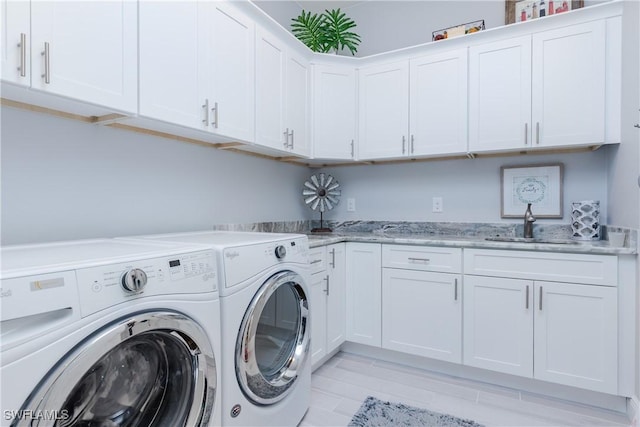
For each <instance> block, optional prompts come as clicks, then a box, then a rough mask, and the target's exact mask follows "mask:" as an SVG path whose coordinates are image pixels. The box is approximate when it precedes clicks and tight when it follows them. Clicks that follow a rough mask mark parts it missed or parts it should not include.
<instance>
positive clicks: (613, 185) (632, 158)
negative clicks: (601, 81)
mask: <svg viewBox="0 0 640 427" xmlns="http://www.w3.org/2000/svg"><path fill="white" fill-rule="evenodd" d="M624 8H625V14H624V16H623V19H622V40H623V41H624V42H623V44H622V82H623V86H622V88H623V89H622V116H621V121H622V131H621V136H622V143H621V144H620V145H619V146H618V147H616V149H614V150H611V152H610V160H609V165H610V166H609V167H610V169H609V176H608V183H609V188H608V192H609V210H610V211H611V212H612V215H611V223H612V224H615V225H621V226H625V227H632V228H639V227H640V216H639V213H638V212H639V209H638V207H639V206H640V192H639V190H638V181H637V179H638V175H639V174H640V149H639V145H640V130H639V129H637V128H635V127H634V125H635V124H637V123H640V115H639V111H638V109H639V108H640V98H639V94H640V54H639V52H640V29H639V28H638V22H639V20H638V16H639V15H640V13H639V11H638V9H640V3H639V2H637V1H625V3H624Z"/></svg>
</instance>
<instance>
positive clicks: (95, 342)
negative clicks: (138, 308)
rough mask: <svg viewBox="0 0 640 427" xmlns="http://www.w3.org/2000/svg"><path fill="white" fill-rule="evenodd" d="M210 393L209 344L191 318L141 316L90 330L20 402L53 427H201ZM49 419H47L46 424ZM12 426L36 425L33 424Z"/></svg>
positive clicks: (211, 365)
mask: <svg viewBox="0 0 640 427" xmlns="http://www.w3.org/2000/svg"><path fill="white" fill-rule="evenodd" d="M215 392H216V365H215V359H214V355H213V350H212V347H211V343H210V341H209V339H208V338H207V335H206V333H205V332H204V330H203V329H202V328H201V327H200V326H199V325H198V324H197V323H196V322H195V321H193V320H192V319H190V318H188V317H186V316H184V315H182V314H180V313H175V312H169V311H166V312H165V311H162V312H157V311H155V312H143V313H137V314H135V315H131V316H128V317H126V318H124V319H121V320H119V321H116V322H114V323H112V324H110V325H109V326H106V327H104V328H102V329H101V330H99V331H96V332H95V333H94V334H93V335H91V336H90V337H89V338H88V339H87V340H85V341H84V342H82V343H81V344H80V345H78V346H77V347H76V348H75V349H74V350H73V351H72V352H71V353H70V354H69V355H67V357H65V358H64V359H63V360H61V361H60V363H58V365H57V367H56V368H54V370H53V371H52V372H50V374H49V375H48V376H47V378H46V379H45V381H44V383H43V384H41V386H40V387H39V388H38V390H36V392H35V393H34V394H33V395H32V398H31V399H30V401H29V402H27V403H26V404H25V408H24V409H25V412H24V413H28V414H38V415H39V414H45V415H46V417H42V418H43V419H42V420H41V421H42V423H43V424H46V425H51V424H53V423H51V419H50V418H51V417H55V421H56V422H55V425H56V426H61V427H62V426H94V425H95V426H123V427H124V426H189V427H190V426H206V425H208V423H209V418H210V417H211V415H212V414H211V411H212V408H213V404H214V400H215ZM47 417H48V418H49V419H46V418H47ZM15 424H16V425H19V426H20V425H29V426H32V425H38V423H37V422H36V423H35V424H34V422H33V419H26V418H23V419H21V420H17V422H16V423H15Z"/></svg>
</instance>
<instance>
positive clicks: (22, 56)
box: [18, 33, 27, 77]
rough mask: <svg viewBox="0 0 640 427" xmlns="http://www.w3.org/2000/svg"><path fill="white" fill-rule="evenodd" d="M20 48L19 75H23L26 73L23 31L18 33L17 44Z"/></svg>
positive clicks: (25, 47) (25, 49)
mask: <svg viewBox="0 0 640 427" xmlns="http://www.w3.org/2000/svg"><path fill="white" fill-rule="evenodd" d="M18 47H19V48H20V67H19V68H18V70H20V77H25V76H26V75H27V35H26V34H25V33H20V44H18Z"/></svg>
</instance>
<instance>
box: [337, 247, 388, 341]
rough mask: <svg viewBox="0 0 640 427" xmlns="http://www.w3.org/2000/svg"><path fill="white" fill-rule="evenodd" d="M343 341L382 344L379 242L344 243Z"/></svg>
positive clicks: (380, 257) (380, 256)
mask: <svg viewBox="0 0 640 427" xmlns="http://www.w3.org/2000/svg"><path fill="white" fill-rule="evenodd" d="M346 260H347V261H346V281H347V307H346V310H347V340H348V341H351V342H355V343H359V344H366V345H370V346H374V347H380V346H381V344H382V310H381V309H382V271H381V270H382V255H381V245H380V244H379V243H356V242H347V247H346Z"/></svg>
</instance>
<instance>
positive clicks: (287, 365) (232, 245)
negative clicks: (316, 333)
mask: <svg viewBox="0 0 640 427" xmlns="http://www.w3.org/2000/svg"><path fill="white" fill-rule="evenodd" d="M147 238H152V239H159V240H169V241H174V242H188V243H198V244H206V245H209V246H210V247H211V248H212V249H214V250H215V251H216V253H217V254H218V269H219V273H220V275H221V286H220V309H221V316H222V317H221V322H222V424H223V425H225V426H276V425H277V426H295V425H297V424H298V423H299V422H300V420H301V419H302V418H303V416H304V414H305V413H306V411H307V409H308V407H309V401H310V396H311V362H310V355H309V340H310V317H309V314H310V312H309V296H310V293H311V292H310V289H309V287H308V286H309V283H310V281H309V264H308V241H307V237H306V236H304V235H294V234H275V233H248V232H221V231H212V232H194V233H181V234H169V235H156V236H147Z"/></svg>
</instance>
